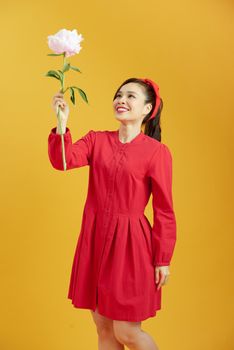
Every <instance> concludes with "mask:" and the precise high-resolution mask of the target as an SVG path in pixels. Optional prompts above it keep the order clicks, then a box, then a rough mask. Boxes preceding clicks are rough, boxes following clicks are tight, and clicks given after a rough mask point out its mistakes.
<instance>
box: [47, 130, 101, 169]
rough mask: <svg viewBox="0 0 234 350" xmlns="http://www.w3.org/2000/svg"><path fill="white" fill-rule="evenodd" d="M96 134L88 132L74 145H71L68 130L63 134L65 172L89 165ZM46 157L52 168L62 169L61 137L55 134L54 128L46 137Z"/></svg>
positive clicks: (91, 131) (92, 131)
mask: <svg viewBox="0 0 234 350" xmlns="http://www.w3.org/2000/svg"><path fill="white" fill-rule="evenodd" d="M95 137H96V133H95V131H94V130H89V132H88V133H86V134H85V135H84V136H82V137H81V138H80V139H79V140H77V141H76V142H75V143H72V136H71V132H70V129H69V128H66V132H65V133H64V148H65V157H66V163H67V170H69V169H73V168H79V167H82V166H85V165H89V164H90V161H91V157H92V150H93V146H94V143H95ZM48 155H49V160H50V162H51V164H52V166H53V167H54V168H55V169H57V170H64V169H63V158H62V140H61V135H60V134H56V127H55V128H52V129H51V131H50V134H49V136H48Z"/></svg>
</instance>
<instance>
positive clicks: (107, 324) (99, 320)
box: [91, 308, 113, 335]
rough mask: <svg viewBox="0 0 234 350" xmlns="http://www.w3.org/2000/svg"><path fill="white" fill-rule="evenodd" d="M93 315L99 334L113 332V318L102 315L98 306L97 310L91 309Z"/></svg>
mask: <svg viewBox="0 0 234 350" xmlns="http://www.w3.org/2000/svg"><path fill="white" fill-rule="evenodd" d="M91 315H92V318H93V321H94V323H95V325H96V328H97V333H98V334H99V335H105V334H106V333H110V332H111V333H113V320H111V319H110V318H107V317H105V316H102V315H100V314H99V312H98V308H96V310H95V311H93V310H91Z"/></svg>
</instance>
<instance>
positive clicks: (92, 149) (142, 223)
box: [48, 128, 176, 322]
mask: <svg viewBox="0 0 234 350" xmlns="http://www.w3.org/2000/svg"><path fill="white" fill-rule="evenodd" d="M64 144H65V153H66V162H67V170H70V169H73V168H79V167H82V166H85V165H89V187H88V193H87V198H86V202H85V206H84V209H83V217H82V225H81V229H80V234H79V238H78V240H77V246H76V249H75V253H74V259H73V264H72V271H71V276H70V285H69V290H68V298H69V299H71V300H72V304H73V305H74V307H77V308H85V309H91V310H93V311H95V309H96V306H97V305H98V311H99V313H100V314H102V315H104V316H106V317H108V318H111V319H115V320H125V321H134V322H137V321H142V320H145V319H147V318H149V317H153V316H155V315H156V311H157V310H159V309H161V289H162V288H160V289H159V290H157V289H156V284H155V266H156V265H157V266H162V265H170V261H171V258H172V255H173V251H174V247H175V242H176V218H175V213H174V210H173V201H172V156H171V153H170V151H169V148H168V147H167V146H166V145H165V144H163V143H161V142H159V141H157V140H155V139H153V138H151V137H149V136H147V135H145V134H144V133H143V132H142V131H141V132H140V134H138V135H137V136H135V138H134V139H133V140H131V141H130V142H128V143H121V142H120V140H119V132H118V130H114V131H107V130H104V131H94V130H90V131H89V132H87V133H86V134H85V135H84V136H83V137H81V138H80V139H79V140H77V141H76V142H75V143H72V136H71V132H70V130H69V128H66V133H65V134H64ZM48 154H49V159H50V162H51V164H52V166H53V167H54V168H55V169H57V170H61V171H63V162H62V149H61V136H60V135H59V134H56V128H53V129H51V131H50V134H49V137H48ZM151 193H152V198H153V200H152V203H153V213H154V215H153V216H154V219H153V221H154V222H153V226H152V227H151V224H150V222H149V220H148V218H147V217H146V215H145V214H144V209H145V207H146V205H147V203H148V201H149V198H150V195H151Z"/></svg>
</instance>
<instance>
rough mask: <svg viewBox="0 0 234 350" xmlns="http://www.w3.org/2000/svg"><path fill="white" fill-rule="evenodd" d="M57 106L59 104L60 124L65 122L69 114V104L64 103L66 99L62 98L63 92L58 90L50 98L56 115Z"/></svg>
mask: <svg viewBox="0 0 234 350" xmlns="http://www.w3.org/2000/svg"><path fill="white" fill-rule="evenodd" d="M58 106H60V107H61V108H60V117H61V122H62V125H66V124H67V119H68V115H69V106H68V104H67V103H66V101H65V100H64V98H63V93H61V92H58V93H57V94H55V95H54V96H53V98H52V108H53V110H54V111H55V113H56V116H57V115H58Z"/></svg>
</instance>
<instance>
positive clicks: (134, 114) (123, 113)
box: [113, 83, 152, 122]
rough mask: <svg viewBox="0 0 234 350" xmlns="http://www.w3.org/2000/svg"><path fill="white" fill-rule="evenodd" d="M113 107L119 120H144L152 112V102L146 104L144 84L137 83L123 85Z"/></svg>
mask: <svg viewBox="0 0 234 350" xmlns="http://www.w3.org/2000/svg"><path fill="white" fill-rule="evenodd" d="M120 107H122V109H121V108H120ZM113 108H114V113H115V116H116V119H117V120H119V121H127V120H129V121H130V120H131V121H133V120H137V121H141V122H142V120H143V119H144V118H145V116H146V115H147V114H148V113H149V112H150V110H151V108H152V104H150V103H147V104H145V94H144V87H143V86H140V85H139V84H137V83H128V84H125V85H123V86H122V87H121V88H120V90H119V91H118V93H117V94H116V97H115V99H114V101H113ZM118 108H119V109H118Z"/></svg>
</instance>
